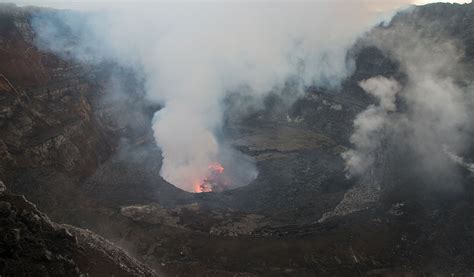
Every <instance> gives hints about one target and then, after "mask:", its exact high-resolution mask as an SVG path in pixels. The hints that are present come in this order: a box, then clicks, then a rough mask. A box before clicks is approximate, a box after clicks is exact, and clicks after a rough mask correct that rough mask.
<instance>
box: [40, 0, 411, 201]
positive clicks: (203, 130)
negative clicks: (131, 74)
mask: <svg viewBox="0 0 474 277" xmlns="http://www.w3.org/2000/svg"><path fill="white" fill-rule="evenodd" d="M403 2H406V1H393V3H397V4H399V3H403ZM374 3H376V2H374V1H363V0H360V1H348V2H342V1H341V2H339V1H321V2H320V1H317V2H316V1H315V2H291V3H290V2H241V3H236V2H219V3H215V2H205V3H199V4H198V3H193V2H188V3H184V2H178V3H174V4H171V3H166V2H163V3H159V4H157V3H140V4H128V5H121V6H118V7H107V8H105V9H103V10H97V11H89V12H74V11H43V12H38V13H37V15H36V17H35V18H34V19H33V26H34V27H35V31H36V34H37V37H36V41H37V45H38V46H39V47H41V48H42V49H45V50H48V51H53V52H55V53H57V54H60V55H62V56H64V57H67V58H73V59H76V60H79V61H81V62H87V63H100V62H103V61H114V62H116V63H119V64H120V65H123V66H127V67H131V68H133V69H135V70H136V71H137V72H140V73H141V74H143V76H144V80H145V87H146V91H147V96H148V98H149V100H150V101H155V102H157V103H160V104H161V105H162V107H163V108H162V109H161V110H159V111H158V112H157V113H156V114H155V116H154V119H153V122H152V128H153V130H154V135H155V139H156V143H157V144H158V146H159V147H160V148H161V150H162V155H163V166H162V169H161V175H162V176H163V177H164V178H165V179H166V180H167V181H169V182H170V183H172V184H174V185H176V186H177V187H179V188H181V189H183V190H186V191H191V192H194V191H196V185H195V184H196V181H198V182H199V181H202V180H204V179H205V178H206V177H207V176H208V175H209V165H210V164H214V163H222V162H221V160H225V159H228V157H223V153H232V150H231V149H226V148H228V147H224V146H223V145H225V142H222V141H220V138H219V137H218V136H217V135H216V134H217V133H218V132H219V130H220V129H221V128H222V125H223V116H224V114H225V113H226V111H224V110H223V107H224V106H223V105H222V102H223V100H224V99H225V98H226V96H228V94H229V92H231V91H236V90H239V89H241V88H242V87H245V88H246V91H247V93H248V94H249V97H250V99H251V101H250V102H251V103H252V105H256V106H258V103H260V102H261V99H263V98H264V97H265V95H267V94H268V93H269V92H273V93H278V92H279V91H281V90H282V88H283V87H284V86H285V84H286V82H287V81H288V80H290V79H291V80H292V82H294V83H296V86H294V87H295V90H296V92H295V93H293V94H292V95H294V97H297V96H298V95H299V94H300V93H301V92H302V91H303V89H304V88H305V87H307V86H309V85H315V86H318V87H326V88H327V87H332V88H334V87H337V86H338V85H339V83H340V81H341V80H342V79H344V78H345V77H347V76H349V75H350V74H351V72H352V71H353V67H354V66H353V61H352V60H351V59H350V58H348V55H347V50H348V49H349V48H350V47H351V45H352V44H353V42H354V41H355V40H356V39H357V38H358V37H359V36H360V35H361V34H362V33H363V32H364V31H366V30H368V29H369V28H370V27H371V26H373V25H374V24H375V23H377V22H380V21H381V20H383V19H386V18H389V15H387V14H386V13H381V12H380V9H377V5H376V4H374ZM384 5H386V3H385V4H384ZM290 101H291V100H290ZM255 103H257V104H255ZM245 105H249V103H248V102H247V103H246V104H245ZM245 110H246V108H245V107H244V106H242V107H240V108H238V109H232V112H233V113H242V112H245ZM245 168H247V169H248V171H247V172H244V173H241V174H242V175H245V176H252V177H246V178H243V179H245V180H247V181H251V180H252V178H255V176H256V170H255V168H254V166H246V167H245ZM230 170H232V169H230ZM227 171H228V169H227V168H226V172H227Z"/></svg>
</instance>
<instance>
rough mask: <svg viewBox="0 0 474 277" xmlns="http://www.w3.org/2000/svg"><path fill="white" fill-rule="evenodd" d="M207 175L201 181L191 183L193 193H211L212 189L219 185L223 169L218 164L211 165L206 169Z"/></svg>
mask: <svg viewBox="0 0 474 277" xmlns="http://www.w3.org/2000/svg"><path fill="white" fill-rule="evenodd" d="M207 169H208V172H207V175H206V176H205V177H204V178H203V179H202V180H198V181H195V182H194V183H193V187H194V192H197V193H200V192H211V191H213V187H214V186H216V185H222V184H220V182H221V181H220V175H221V174H222V173H224V167H223V166H222V165H221V164H220V163H217V162H215V163H211V164H209V165H208V167H207Z"/></svg>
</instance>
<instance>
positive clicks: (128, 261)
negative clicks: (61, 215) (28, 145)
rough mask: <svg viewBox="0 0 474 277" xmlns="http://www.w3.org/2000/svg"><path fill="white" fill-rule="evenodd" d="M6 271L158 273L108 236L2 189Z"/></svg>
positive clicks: (1, 248) (1, 259) (0, 241)
mask: <svg viewBox="0 0 474 277" xmlns="http://www.w3.org/2000/svg"><path fill="white" fill-rule="evenodd" d="M0 234H1V235H0V275H1V276H99V275H100V276H105V275H107V276H155V274H154V272H153V271H152V270H150V269H149V268H147V267H146V266H144V265H142V264H140V263H139V262H137V261H136V260H134V259H133V258H131V257H129V256H128V255H127V254H126V253H125V252H124V251H123V250H122V249H120V248H117V247H116V246H114V245H112V244H111V243H110V242H108V241H107V240H105V239H103V238H101V237H99V236H97V235H95V234H93V233H92V232H90V231H86V230H82V229H79V228H76V227H72V226H65V225H59V224H56V223H54V222H51V221H50V220H49V218H48V217H47V216H45V215H44V214H43V213H41V212H40V211H38V210H37V209H36V207H35V205H33V204H32V203H31V202H28V201H27V200H26V199H25V198H24V197H23V196H19V195H14V194H9V193H3V194H0Z"/></svg>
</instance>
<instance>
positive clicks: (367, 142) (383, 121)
mask: <svg viewBox="0 0 474 277" xmlns="http://www.w3.org/2000/svg"><path fill="white" fill-rule="evenodd" d="M359 85H360V86H361V87H362V89H364V91H365V92H367V93H368V94H370V95H373V96H374V97H376V98H377V100H378V101H379V104H378V105H370V106H369V107H368V108H367V109H366V110H365V111H363V112H361V113H360V114H358V115H357V117H356V119H355V120H354V134H352V136H351V138H350V142H351V143H352V144H353V145H354V149H350V150H348V151H346V152H344V153H343V154H342V157H343V158H344V160H345V161H346V167H347V168H346V169H347V170H348V173H349V174H350V175H361V174H363V173H365V172H366V171H367V170H368V169H369V168H371V166H372V165H373V163H374V161H375V155H376V154H377V151H380V146H381V145H380V144H381V143H382V141H383V136H384V135H385V129H387V128H390V127H392V126H390V125H389V124H392V122H391V121H392V119H391V118H390V116H391V115H390V113H391V112H395V110H396V106H395V100H396V98H395V96H396V94H397V93H398V92H399V91H400V85H399V84H398V82H397V81H395V80H393V79H387V78H385V77H381V76H378V77H374V78H371V79H368V80H364V81H362V82H360V84H359Z"/></svg>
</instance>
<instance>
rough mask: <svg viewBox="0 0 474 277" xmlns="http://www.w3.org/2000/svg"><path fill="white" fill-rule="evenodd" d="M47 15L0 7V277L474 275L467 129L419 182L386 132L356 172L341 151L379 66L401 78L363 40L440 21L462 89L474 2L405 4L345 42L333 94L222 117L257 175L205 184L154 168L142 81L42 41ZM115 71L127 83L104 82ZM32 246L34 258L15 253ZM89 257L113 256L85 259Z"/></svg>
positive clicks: (309, 93) (471, 54)
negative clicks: (346, 61)
mask: <svg viewBox="0 0 474 277" xmlns="http://www.w3.org/2000/svg"><path fill="white" fill-rule="evenodd" d="M41 12H43V10H42V9H39V8H18V7H15V6H13V5H1V6H0V47H1V49H0V60H1V62H0V93H1V94H0V180H2V181H3V183H4V184H5V185H6V187H7V188H8V190H9V193H8V194H2V195H1V196H0V201H1V202H0V204H1V206H0V208H1V210H0V212H1V213H2V214H3V215H2V216H3V218H2V222H5V224H2V226H0V229H1V230H2V240H1V241H0V275H2V276H3V275H4V276H17V275H15V274H17V273H18V274H20V275H21V274H23V275H24V276H29V275H27V274H28V273H31V272H33V271H35V272H41V274H43V273H44V274H43V275H44V276H48V275H46V274H47V273H48V272H49V273H50V274H51V276H54V274H57V275H58V276H59V275H63V276H65V275H67V276H69V274H80V273H87V272H89V273H90V276H103V275H101V274H105V275H112V274H115V276H122V275H123V276H144V275H145V274H149V275H152V274H157V275H159V276H260V275H262V276H314V275H343V276H351V275H364V276H365V275H373V276H384V275H391V276H406V275H407V274H408V275H410V274H412V275H423V274H440V275H451V274H455V275H457V274H458V275H468V274H472V272H474V258H473V257H474V253H473V251H474V250H473V249H474V187H473V185H474V173H473V172H472V170H471V168H470V167H469V165H472V163H473V162H474V147H473V146H474V144H472V138H473V136H472V133H468V134H470V138H469V139H470V142H469V143H468V147H467V148H466V151H465V152H464V156H463V157H462V159H463V160H462V162H459V160H458V161H457V162H456V161H455V160H453V159H451V160H452V161H451V162H450V164H449V166H450V168H451V167H452V168H453V170H454V172H456V175H455V178H454V177H453V178H450V176H451V175H446V174H444V175H442V177H443V178H440V177H436V178H428V177H426V178H425V177H420V174H419V171H417V170H416V169H417V157H416V155H414V154H413V153H410V151H409V150H407V149H406V148H403V147H400V146H398V144H396V141H394V140H390V138H388V139H386V142H387V143H384V144H383V145H384V147H382V148H378V149H377V155H376V156H377V159H376V160H375V162H374V165H373V170H372V171H371V172H370V174H369V175H366V176H364V177H357V176H356V177H353V178H348V177H347V168H346V163H345V160H344V159H343V157H342V155H341V154H342V153H344V152H346V151H347V150H348V149H351V148H353V147H354V145H353V144H352V143H351V140H350V137H351V135H352V134H353V133H354V119H355V118H356V116H357V115H358V114H360V113H361V112H363V111H364V110H366V109H367V107H368V106H369V105H375V104H376V102H377V99H376V98H375V97H373V96H370V95H368V94H367V93H365V92H364V90H363V89H362V88H361V87H360V85H359V82H360V81H362V80H366V79H370V78H372V77H376V76H384V77H386V78H393V79H395V80H397V81H398V82H399V83H400V84H402V85H404V84H406V83H407V82H408V81H407V79H408V78H409V77H407V76H408V75H409V72H408V71H409V70H408V69H409V68H408V69H407V67H404V66H403V64H401V63H400V62H399V61H397V58H396V54H397V53H390V52H387V51H384V49H381V48H382V46H381V45H375V44H374V45H370V44H369V43H367V42H366V41H365V40H364V39H367V37H369V38H370V36H371V35H372V34H375V33H378V32H379V33H380V32H381V33H382V34H386V35H387V36H388V35H389V34H393V32H397V30H399V29H397V28H398V27H399V26H405V27H406V26H409V27H410V26H411V27H413V28H416V29H421V30H424V29H423V28H425V29H426V33H430V32H442V33H443V34H445V35H446V36H448V37H449V38H450V39H454V40H456V41H459V42H461V43H462V45H464V49H463V53H464V54H463V55H462V57H461V58H460V63H462V64H463V66H464V68H465V69H466V70H465V71H463V73H462V74H460V75H459V76H456V77H458V80H456V83H457V84H459V86H460V87H462V88H466V87H467V88H469V84H470V82H472V81H473V80H474V79H473V75H472V73H473V72H474V71H473V69H474V4H466V5H457V4H431V5H427V6H422V7H417V8H414V9H413V10H412V11H410V12H408V13H404V14H399V15H397V16H395V18H394V19H393V20H392V23H390V24H389V25H387V26H379V27H377V28H375V29H373V30H372V31H370V32H369V33H368V34H367V35H366V37H363V38H361V39H360V40H359V41H358V42H357V43H356V45H354V46H353V48H352V50H351V51H350V55H353V56H354V58H355V72H354V73H353V74H352V75H351V76H350V77H349V78H347V79H346V80H345V81H344V82H343V83H342V85H341V87H340V88H339V89H334V90H325V89H320V88H316V87H309V88H307V89H306V91H305V94H304V95H303V96H302V97H300V98H299V99H298V100H297V101H295V102H294V103H292V104H291V105H287V103H286V102H285V101H283V100H282V99H281V98H280V96H278V95H270V96H268V99H267V101H266V102H265V107H264V109H262V110H259V111H255V112H252V113H249V114H248V115H246V116H244V117H241V118H238V119H235V118H229V119H227V120H226V123H225V126H224V128H223V130H222V137H223V140H225V141H226V143H228V144H229V145H231V146H232V147H233V149H236V150H238V151H240V152H241V153H243V154H245V155H247V156H249V157H251V158H252V159H253V160H254V161H255V163H256V167H257V169H258V176H257V178H256V179H255V180H253V181H252V182H251V183H250V184H248V185H246V186H242V187H239V188H236V189H230V190H225V191H222V192H209V193H198V194H195V193H189V192H185V191H183V190H180V189H178V188H176V187H175V186H173V185H172V184H170V183H168V182H166V181H165V180H164V179H163V178H162V177H161V176H160V169H161V166H162V153H161V151H160V149H159V148H158V147H157V146H156V144H155V141H154V138H153V133H152V130H151V128H150V122H151V120H152V117H153V114H154V112H156V111H157V110H159V109H160V108H161V107H160V106H158V105H152V104H149V102H147V101H146V100H145V96H144V88H143V84H142V83H141V80H140V78H138V77H137V76H136V75H135V74H134V73H133V72H132V71H130V70H128V69H124V68H122V67H120V66H119V65H117V64H113V63H100V64H97V65H85V64H82V63H75V62H72V61H69V60H65V59H63V58H61V57H59V56H57V55H54V54H51V53H47V52H44V51H42V50H40V49H38V48H37V47H36V46H35V44H34V37H35V33H34V31H33V28H32V27H31V17H32V16H33V15H34V14H35V13H41ZM48 12H49V11H48ZM426 22H430V24H429V27H425V26H426ZM390 54H393V55H394V56H390ZM111 76H113V77H114V82H115V84H116V85H117V86H120V87H121V88H126V89H125V90H122V91H126V92H127V93H126V94H124V95H121V94H119V95H117V94H114V93H113V91H110V90H109V89H108V88H109V87H110V86H109V82H110V78H111ZM470 93H471V94H470V95H471V99H472V94H473V93H474V90H472V89H471V90H470ZM400 105H402V107H401V108H400V109H402V110H403V109H404V108H403V103H401V104H400ZM124 110H126V111H127V112H126V113H125V112H124ZM470 121H472V118H471V119H470ZM439 151H440V152H442V151H443V149H439ZM433 155H434V154H433ZM436 155H438V154H436ZM436 155H434V156H433V157H435V156H436ZM446 155H447V154H446ZM448 158H449V157H448ZM367 176H369V177H370V178H369V177H367ZM453 176H454V175H453ZM0 189H1V187H0ZM0 193H2V192H0ZM10 193H13V194H21V195H24V196H25V197H26V198H27V199H28V200H29V201H32V202H33V203H35V204H36V207H37V209H38V210H41V211H42V212H44V213H45V214H47V215H48V216H49V217H50V218H51V219H52V220H53V221H55V222H58V223H60V224H67V225H59V224H56V223H52V222H50V221H49V219H48V218H47V217H46V216H45V215H43V214H40V212H39V211H38V210H37V209H36V207H35V206H33V204H31V203H30V202H28V201H27V200H25V199H24V198H22V197H20V196H15V195H12V194H10ZM21 209H23V210H25V211H26V212H21V211H20V210H21ZM7 214H9V217H8V218H7V216H6V215H7ZM28 214H32V216H29V215H28ZM13 215H14V216H13ZM20 215H21V218H20ZM34 215H37V216H36V217H38V218H39V219H34V218H36V217H35V216H34ZM15 216H16V217H15ZM33 217H34V218H33ZM18 218H20V219H18ZM32 218H33V219H32ZM19 221H21V222H19ZM29 221H32V222H34V223H29ZM43 225H44V226H45V227H37V226H43ZM71 225H72V226H77V227H80V228H83V229H89V230H90V231H84V230H81V229H78V228H76V227H72V226H71ZM38 228H39V231H37V230H38ZM35 232H36V233H35ZM92 232H94V233H96V234H98V235H100V236H102V237H104V238H106V239H107V240H108V241H106V240H105V239H104V238H101V237H99V236H97V235H95V234H93V233H92ZM56 233H58V235H55V234H56ZM45 236H46V238H44V237H45ZM61 240H64V241H66V242H65V243H64V244H60V241H61ZM109 241H110V242H112V243H113V244H115V245H117V246H119V247H121V248H123V249H125V251H127V252H128V253H129V255H130V256H132V257H134V258H136V259H137V260H138V261H140V262H138V261H135V260H134V259H133V258H130V257H128V256H127V254H125V253H124V252H123V250H121V249H119V248H115V246H112V245H109ZM37 243H39V244H38V245H39V246H38V247H36V248H34V249H38V253H39V254H36V252H31V253H30V254H28V253H26V252H25V251H24V249H25V248H28V247H30V246H29V244H37ZM95 244H97V248H95V247H91V245H95ZM61 245H64V249H63V248H61V247H62V246H61ZM77 245H79V246H77ZM81 245H83V246H82V248H81ZM76 247H77V248H78V249H80V250H75V249H76ZM88 247H90V248H88ZM12 249H15V250H12ZM48 249H49V250H48ZM103 249H105V250H103ZM35 251H36V250H35ZM18 253H19V254H18ZM25 253H26V254H25ZM88 253H93V254H88ZM98 253H99V254H98ZM100 253H102V254H100ZM104 253H105V254H104ZM107 253H109V254H107ZM114 253H115V254H114ZM117 253H119V254H117ZM32 255H33V257H32ZM37 255H38V257H36V256H37ZM48 255H49V258H48ZM117 255H118V257H120V259H121V260H120V259H119V258H118V257H117V259H115V260H114V259H113V258H110V257H114V256H117ZM122 255H123V256H122ZM96 256H97V257H106V258H100V259H99V258H97V259H98V260H99V261H90V260H89V259H91V257H96ZM107 257H108V258H107ZM93 259H95V258H93ZM12 261H14V262H12ZM121 263H125V264H126V266H124V267H122V268H121V269H120V266H118V265H120V264H121ZM142 263H143V264H145V265H143V264H142ZM117 264H118V265H117ZM92 265H94V266H92ZM24 266H26V268H27V269H28V270H26V269H25V271H18V268H20V267H24ZM117 266H118V267H117ZM29 268H31V270H30V269H29ZM109 268H110V271H108V269H109ZM56 269H58V270H60V271H56V272H54V271H55V270H56ZM151 269H153V270H154V271H155V272H153V271H152V270H151ZM36 270H37V271H36ZM53 272H54V273H53Z"/></svg>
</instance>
